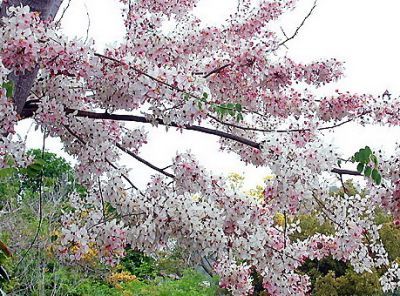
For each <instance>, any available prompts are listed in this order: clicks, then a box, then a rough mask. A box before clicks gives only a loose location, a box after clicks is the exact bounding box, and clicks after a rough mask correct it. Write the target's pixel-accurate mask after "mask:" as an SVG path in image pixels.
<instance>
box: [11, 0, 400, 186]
mask: <svg viewBox="0 0 400 296" xmlns="http://www.w3.org/2000/svg"><path fill="white" fill-rule="evenodd" d="M65 1H66V0H65ZM236 1H237V0H201V1H200V3H199V6H198V8H197V9H196V14H197V15H198V16H200V17H201V18H202V19H203V20H204V21H206V22H208V23H210V24H213V25H218V24H221V23H222V22H223V21H224V20H225V19H226V18H227V16H229V14H230V13H232V12H233V11H234V9H235V7H236V3H237V2H236ZM312 4H313V0H298V7H297V9H296V10H295V11H293V12H290V13H289V14H287V15H285V16H284V17H283V18H282V21H281V22H280V25H282V27H283V28H284V30H285V31H286V32H287V33H288V34H289V33H291V32H293V30H294V29H295V28H296V27H297V26H298V25H299V23H300V22H301V20H302V19H303V18H304V16H305V15H306V14H307V12H308V11H309V9H310V8H311V7H312ZM87 12H88V13H89V15H90V23H91V25H90V29H89V35H90V37H93V38H94V39H95V40H96V44H97V46H98V47H99V48H104V47H105V45H106V44H115V43H117V42H118V41H119V40H121V38H122V36H123V31H122V19H121V18H120V16H119V5H118V4H117V1H115V0H72V2H71V6H70V7H69V9H68V11H67V12H66V14H65V17H64V20H63V27H64V31H65V33H66V34H68V35H69V36H71V37H73V36H85V35H86V30H87V24H88V17H87ZM399 12H400V1H399V0H380V1H378V0H334V1H333V0H319V1H318V6H317V8H316V10H315V11H314V13H313V15H312V17H311V18H310V19H309V20H308V21H307V23H306V24H305V26H304V27H303V28H302V30H301V31H300V33H299V34H298V36H297V37H296V39H294V40H293V41H291V42H290V43H289V44H288V47H289V49H288V50H287V54H288V56H290V57H292V58H294V59H295V60H297V61H299V62H308V61H313V60H318V59H324V58H330V57H336V58H338V59H340V60H343V61H346V72H345V74H346V77H345V78H344V79H342V80H341V81H340V82H339V83H336V84H334V85H331V86H329V87H327V89H326V91H327V92H328V91H332V92H333V91H334V90H335V89H337V88H338V89H341V90H349V91H351V92H358V93H371V94H375V95H378V94H382V93H383V92H384V91H385V90H386V89H388V90H389V91H390V92H391V93H393V94H394V95H396V96H397V95H398V94H400V84H399V69H400V57H399V54H400V41H399V30H400V17H399V16H398V14H399ZM29 125H30V122H29V121H28V120H26V121H25V122H22V123H20V125H19V128H18V131H19V132H20V134H21V135H25V133H26V131H27V129H28V127H29ZM152 130H153V131H152V134H151V138H150V144H148V145H147V146H146V147H145V149H144V150H143V153H142V156H143V157H145V158H147V159H148V160H151V161H152V162H154V163H155V164H157V165H159V166H161V167H162V166H164V165H168V164H170V160H171V157H172V156H173V155H174V154H175V153H176V151H185V150H186V149H191V150H192V152H193V153H195V154H196V155H198V158H199V159H200V162H201V163H202V164H203V165H205V166H206V167H208V168H210V169H212V170H214V171H216V172H244V173H245V174H246V176H247V177H248V180H249V183H248V185H249V186H253V185H254V184H255V183H259V180H260V179H261V177H262V176H263V175H265V174H266V173H267V172H265V169H264V170H261V169H255V168H253V167H244V166H243V165H242V164H241V163H240V162H239V161H238V158H237V157H235V156H233V155H228V156H227V155H226V154H222V153H220V152H218V145H217V144H216V138H214V137H212V136H202V135H199V134H195V133H194V132H185V133H184V134H183V135H181V134H179V133H175V132H169V133H168V134H167V135H165V133H164V132H163V131H160V130H158V131H155V130H154V129H152ZM399 131H400V129H398V128H392V129H388V128H379V127H366V128H362V127H358V126H355V125H347V126H343V127H340V128H338V129H337V131H336V132H335V133H334V135H330V136H329V137H328V141H332V142H333V143H334V144H335V145H336V146H338V147H340V149H341V151H343V153H345V154H346V155H347V156H350V155H352V154H353V153H354V152H355V151H356V150H358V149H359V148H361V147H362V146H364V145H370V146H372V147H375V148H382V149H385V150H387V151H388V152H389V153H390V152H391V151H393V148H394V144H395V142H398V141H399V140H400V132H399ZM27 143H28V146H29V147H40V145H41V144H40V143H41V141H40V135H38V134H37V133H34V132H30V133H29V135H28V142H27ZM47 148H48V149H49V150H50V151H54V152H56V153H58V154H60V155H63V156H66V154H65V153H63V152H62V144H61V143H60V141H58V140H57V139H52V140H48V141H47ZM123 162H125V164H127V165H128V166H129V167H132V168H133V171H132V174H131V176H132V178H133V179H134V180H135V182H136V183H137V184H139V185H142V186H143V185H144V184H146V181H147V176H148V175H149V174H150V173H152V171H150V170H149V169H147V168H146V167H144V166H142V165H140V164H138V163H136V162H135V161H134V160H133V159H130V158H124V159H123Z"/></svg>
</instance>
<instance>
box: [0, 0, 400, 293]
mask: <svg viewBox="0 0 400 296" xmlns="http://www.w3.org/2000/svg"><path fill="white" fill-rule="evenodd" d="M61 2H62V1H61V0H46V1H34V0H8V1H6V0H3V1H2V6H1V14H2V16H3V18H2V21H1V29H0V85H1V89H0V100H1V104H0V123H1V125H0V135H1V138H0V167H2V168H3V169H6V168H7V167H9V166H13V165H19V166H27V165H29V164H30V162H31V160H30V159H27V158H25V157H24V153H23V152H24V144H23V141H21V140H20V139H18V137H16V135H14V134H15V132H14V127H15V125H16V124H17V122H18V121H19V120H23V119H24V118H33V119H34V120H35V122H36V124H37V126H38V127H40V128H41V129H42V131H43V132H44V133H45V134H46V135H47V136H51V137H60V138H61V140H62V142H63V143H64V148H65V150H66V151H67V152H68V153H70V154H71V155H73V156H75V157H76V159H77V160H78V163H77V165H76V172H77V174H78V176H79V178H80V180H81V182H82V183H83V184H85V185H86V186H87V188H88V194H87V195H85V196H82V195H79V196H78V195H76V196H71V203H72V205H73V207H74V211H71V212H70V213H67V214H66V215H65V216H64V218H63V221H62V224H63V233H62V237H61V239H60V247H59V253H60V257H61V258H63V260H68V261H69V260H77V261H79V260H81V259H82V258H83V257H84V256H85V254H86V253H87V252H89V249H90V246H91V245H95V246H96V247H97V249H98V250H99V252H98V255H99V258H100V260H102V261H103V262H105V263H108V264H115V263H116V262H117V261H118V259H119V258H121V256H123V252H124V249H125V248H126V246H130V247H132V248H135V249H138V250H142V251H144V252H148V253H151V252H153V251H154V250H157V249H158V248H163V247H166V246H167V245H168V243H169V242H171V241H174V242H176V243H177V244H179V246H181V247H182V248H184V249H186V250H187V251H188V252H190V254H191V258H192V260H199V259H201V258H203V257H208V256H212V257H213V258H215V259H216V263H215V265H214V270H215V272H217V273H218V274H219V275H220V277H221V281H220V285H221V286H222V287H226V288H228V289H229V290H230V291H231V292H232V293H233V294H234V295H247V294H249V293H250V292H251V291H252V287H253V286H252V278H251V276H250V273H251V272H252V271H253V270H255V271H257V273H258V274H259V275H260V276H261V277H262V278H263V286H264V288H265V289H266V290H267V291H268V292H269V293H270V294H271V295H304V294H306V293H307V291H308V290H309V287H310V282H309V278H308V277H307V276H306V275H302V274H300V273H298V272H297V269H298V267H300V266H301V265H302V264H303V263H304V262H305V260H307V259H318V260H319V259H321V258H324V257H327V256H333V257H334V258H335V259H337V260H343V261H346V262H349V263H350V264H351V265H352V266H353V267H354V269H355V270H356V271H357V272H363V271H369V270H371V269H372V268H376V267H381V268H384V269H386V273H385V274H384V275H383V276H382V278H381V283H382V285H383V287H384V289H385V290H393V289H395V288H397V287H399V282H398V279H399V275H400V269H399V267H398V265H397V264H396V263H391V262H389V260H388V257H387V253H386V251H385V249H384V247H383V245H382V243H381V241H380V238H379V233H378V227H377V226H376V225H375V224H374V221H373V214H374V210H375V209H376V208H377V207H381V208H383V209H384V210H386V211H387V212H389V213H392V214H393V215H394V217H395V219H399V218H400V174H399V170H398V168H397V166H398V159H399V156H398V155H397V154H396V155H392V156H390V157H386V156H384V155H377V154H374V153H373V152H372V151H371V150H370V149H369V148H368V147H366V148H364V149H361V150H360V151H359V152H357V153H356V154H355V155H354V156H353V157H352V158H350V159H349V161H352V162H354V163H356V164H357V171H356V170H354V171H350V170H345V169H341V168H340V160H341V159H343V156H341V155H339V154H338V152H336V151H335V149H334V148H333V147H331V146H329V145H327V144H325V143H324V141H323V131H324V130H326V129H334V128H335V127H337V126H340V125H342V124H344V123H347V122H350V121H352V122H357V123H360V124H365V123H373V124H380V125H386V126H398V125H400V119H399V117H398V114H399V108H400V102H399V101H398V100H396V99H390V98H389V96H387V95H385V96H382V97H378V98H376V97H372V96H369V95H359V94H350V93H347V92H337V93H335V94H332V96H330V97H319V96H317V95H315V92H313V89H315V88H318V87H320V86H322V85H324V84H327V83H331V82H334V81H336V80H338V79H340V77H341V76H342V75H343V67H342V63H341V62H339V61H337V60H335V59H330V60H323V61H315V62H313V63H311V64H301V63H297V62H296V61H294V60H292V59H290V58H288V57H286V56H284V55H282V54H281V48H282V47H283V46H284V45H285V44H286V43H287V42H288V41H290V39H292V38H293V37H294V36H295V35H296V33H297V32H295V33H294V34H293V35H292V36H287V37H285V38H283V39H282V38H280V37H279V34H277V33H276V32H274V31H271V30H270V23H271V22H273V21H274V20H276V19H277V18H278V17H279V16H280V15H281V14H282V13H284V12H285V11H287V10H290V9H292V8H294V6H295V2H296V1H294V0H262V1H258V2H257V3H253V2H254V1H251V0H242V1H238V3H239V4H238V7H237V11H236V12H235V13H234V14H233V15H231V17H230V18H229V19H228V20H227V21H226V23H225V25H224V26H223V27H210V26H206V25H205V24H203V23H202V22H201V21H200V20H199V19H198V18H196V17H195V15H194V14H193V13H192V10H193V8H194V7H195V6H196V3H197V2H198V1H197V0H184V1H172V0H152V1H150V0H136V1H128V0H121V3H122V5H123V7H124V9H123V11H122V15H123V17H124V20H125V29H126V34H125V39H124V41H123V43H122V44H121V45H120V46H118V47H116V48H109V49H107V50H105V51H104V52H102V53H99V52H96V50H95V47H94V45H93V43H92V42H84V41H82V40H79V39H75V40H69V39H68V38H67V37H65V36H64V35H63V34H62V32H61V30H60V28H59V21H58V20H54V18H55V15H56V13H57V11H58V10H59V7H60V5H61V4H62V3H61ZM166 20H172V21H173V22H174V23H175V26H174V28H173V29H170V30H168V31H166V30H165V29H164V27H163V24H164V23H165V21H166ZM121 110H123V111H125V112H124V113H123V114H122V113H121ZM138 114H139V115H138ZM126 122H136V123H141V124H142V125H143V127H141V128H136V129H132V128H127V126H126ZM146 125H153V126H169V127H171V128H176V129H178V130H191V131H194V132H199V133H205V134H209V135H210V136H218V137H219V138H220V146H221V149H222V150H223V151H226V153H236V154H238V155H239V156H240V158H241V159H242V161H243V162H244V163H246V164H253V165H256V166H262V167H266V168H269V169H270V170H271V171H272V172H273V174H274V178H272V179H269V180H267V181H266V184H265V190H264V192H263V196H264V198H263V201H262V202H259V201H256V200H253V199H250V198H248V197H246V196H245V195H244V194H243V193H241V192H238V191H237V190H234V188H231V187H230V186H228V183H227V181H226V179H225V178H224V177H223V176H217V175H215V174H213V173H212V172H210V171H208V170H207V169H206V168H204V167H203V166H202V165H201V164H200V163H198V161H197V160H196V158H195V156H194V155H192V154H190V153H180V154H178V155H176V157H174V159H173V160H172V165H171V166H169V167H167V168H159V167H157V166H156V165H154V164H152V163H151V160H148V159H143V158H142V157H141V156H140V149H141V147H142V146H144V145H145V144H146V143H147V132H146V129H145V126H146ZM122 154H128V155H130V156H131V157H133V158H134V159H135V160H137V161H139V162H141V163H144V164H145V165H147V166H149V167H150V168H152V169H154V175H153V176H152V177H151V180H149V183H148V185H147V186H146V188H138V187H137V186H135V184H134V183H133V182H132V181H131V180H130V179H129V170H128V169H127V168H125V167H123V166H121V165H120V164H119V163H118V160H119V158H120V157H121V155H122ZM338 161H339V162H338ZM345 174H350V175H358V176H360V178H365V180H366V182H367V187H368V188H367V189H368V194H367V195H366V196H363V197H361V196H356V197H352V196H350V195H348V194H345V195H344V197H343V198H338V197H337V196H336V197H332V195H330V194H329V186H330V185H331V184H330V182H329V177H330V176H332V175H337V176H339V177H340V178H341V177H342V175H345ZM343 184H344V183H343ZM344 190H345V191H346V189H345V188H344ZM106 207H112V208H113V209H114V210H115V211H112V213H109V212H107V211H106ZM314 211H318V213H320V214H319V215H320V219H321V220H326V221H329V222H330V223H332V225H334V227H335V233H334V234H333V235H322V234H316V235H313V236H311V237H309V238H307V239H306V240H303V241H299V240H296V241H294V240H291V239H290V237H289V236H290V234H292V233H294V232H298V231H301V229H299V226H298V223H297V222H296V219H295V217H296V215H298V214H301V213H311V212H314ZM277 213H281V214H284V215H285V223H284V225H277V224H276V223H275V222H274V217H275V215H276V214H277ZM396 223H397V222H396Z"/></svg>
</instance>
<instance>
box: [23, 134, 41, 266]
mask: <svg viewBox="0 0 400 296" xmlns="http://www.w3.org/2000/svg"><path fill="white" fill-rule="evenodd" d="M46 137H47V135H46V129H45V130H44V131H43V142H42V160H43V159H44V151H45V148H46ZM43 177H44V170H43V168H42V169H41V171H40V177H39V204H38V206H39V222H38V226H37V228H36V233H35V236H34V237H33V240H32V241H31V243H30V244H29V246H28V248H27V249H26V251H25V252H24V254H23V255H22V257H21V259H20V260H19V261H18V263H17V265H16V266H15V270H17V268H18V267H19V265H20V264H21V263H22V262H23V261H24V260H25V258H26V256H27V255H28V253H29V252H30V250H31V249H32V248H33V246H34V245H35V243H36V241H37V239H38V237H39V234H40V229H41V228H42V222H43Z"/></svg>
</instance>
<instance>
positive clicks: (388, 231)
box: [379, 222, 400, 260]
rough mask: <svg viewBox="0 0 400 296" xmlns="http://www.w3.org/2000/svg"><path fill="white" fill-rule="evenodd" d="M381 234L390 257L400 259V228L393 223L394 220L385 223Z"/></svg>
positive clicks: (380, 231)
mask: <svg viewBox="0 0 400 296" xmlns="http://www.w3.org/2000/svg"><path fill="white" fill-rule="evenodd" d="M379 234H380V236H381V239H382V243H383V245H384V246H385V249H386V251H387V252H388V254H389V259H390V260H396V259H400V228H399V227H397V226H395V225H393V223H392V222H388V223H384V224H382V228H381V229H380V230H379Z"/></svg>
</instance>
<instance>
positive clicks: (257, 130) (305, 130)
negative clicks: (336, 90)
mask: <svg viewBox="0 0 400 296" xmlns="http://www.w3.org/2000/svg"><path fill="white" fill-rule="evenodd" d="M368 113H370V112H363V113H362V114H360V115H358V116H356V117H353V118H349V119H347V120H344V121H341V122H339V123H336V124H333V125H329V126H324V127H320V128H317V130H319V131H323V130H328V129H334V128H337V127H340V126H342V125H344V124H346V123H349V122H352V121H354V120H355V119H357V118H360V117H362V116H364V115H366V114H368ZM207 116H208V117H210V118H212V119H214V120H215V121H217V122H218V123H221V124H223V125H226V126H230V127H233V128H238V129H241V130H245V131H255V132H264V133H295V132H307V131H311V129H310V128H300V129H260V128H254V127H246V126H240V125H237V124H234V123H230V122H226V121H223V120H220V119H219V118H217V117H215V116H213V115H210V114H208V115H207Z"/></svg>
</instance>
